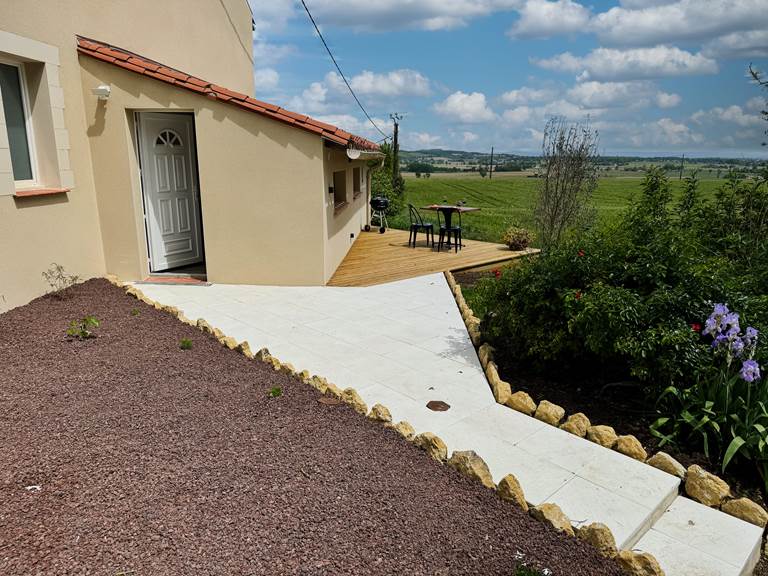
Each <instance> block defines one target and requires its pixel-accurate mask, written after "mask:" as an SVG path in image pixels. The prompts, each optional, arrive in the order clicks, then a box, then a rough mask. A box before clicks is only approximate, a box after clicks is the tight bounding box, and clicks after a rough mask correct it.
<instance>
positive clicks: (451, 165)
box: [400, 148, 765, 173]
mask: <svg viewBox="0 0 768 576" xmlns="http://www.w3.org/2000/svg"><path fill="white" fill-rule="evenodd" d="M539 161H540V157H539V156H525V155H520V154H505V153H494V155H493V165H494V170H495V171H497V172H517V171H527V170H536V168H537V166H538V164H539ZM489 162H490V153H487V152H468V151H464V150H443V149H440V148H430V149H424V150H401V151H400V165H401V167H402V169H403V170H406V171H411V172H474V171H476V170H477V169H478V167H479V166H488V163H489ZM680 163H681V157H679V156H678V157H675V156H656V157H645V156H643V157H640V156H600V157H598V159H597V164H598V165H599V166H600V167H601V168H602V169H603V170H621V171H640V170H644V169H645V168H646V167H648V166H662V167H664V168H665V169H667V170H677V169H679V167H680ZM684 164H685V167H686V168H687V169H689V170H690V169H696V168H701V169H706V170H709V171H718V172H728V171H730V170H736V171H739V172H744V173H753V172H756V171H757V170H758V169H760V167H762V166H765V161H764V160H757V159H753V158H742V159H735V158H685V159H684Z"/></svg>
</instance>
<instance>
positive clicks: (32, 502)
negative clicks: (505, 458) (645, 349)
mask: <svg viewBox="0 0 768 576" xmlns="http://www.w3.org/2000/svg"><path fill="white" fill-rule="evenodd" d="M132 310H137V311H138V312H139V313H138V314H135V313H134V314H132ZM90 314H92V315H94V316H96V317H97V318H98V319H99V320H100V321H101V326H100V327H99V328H97V329H96V332H97V334H98V337H97V338H95V339H91V340H86V341H74V340H68V339H67V338H66V336H65V331H66V329H67V326H68V325H69V322H70V321H71V320H73V319H77V318H82V317H83V316H86V315H90ZM0 334H1V335H2V336H1V337H0V366H2V371H0V438H2V442H0V574H3V575H4V576H10V575H16V574H19V575H22V574H23V575H30V574H46V575H48V574H50V575H54V574H55V575H64V574H67V575H69V574H77V575H85V574H94V575H105V576H115V575H116V574H118V573H120V572H123V573H126V574H132V575H133V576H150V575H151V576H154V575H164V574H173V575H193V574H194V575H195V576H198V575H205V574H226V575H254V574H301V575H342V574H402V575H410V574H414V575H415V574H482V575H493V574H504V575H509V574H511V573H512V572H513V571H514V568H515V566H516V562H517V560H516V559H515V555H516V553H518V552H520V553H522V554H524V555H525V559H526V561H528V562H529V563H530V564H532V565H534V566H536V567H538V568H543V567H547V568H549V569H551V570H552V571H553V573H554V574H555V575H560V574H562V575H566V574H567V575H569V576H577V575H590V576H594V575H609V576H610V575H619V574H620V573H621V572H620V571H619V569H618V567H617V566H616V565H615V564H614V563H612V562H609V561H607V560H604V559H602V558H601V557H599V556H598V555H597V553H596V552H595V551H594V550H592V549H591V548H590V547H588V546H587V545H584V544H582V543H581V542H579V541H578V540H576V539H573V538H566V537H562V536H560V535H558V534H556V533H555V532H554V531H552V530H551V529H549V528H548V527H546V526H544V525H543V524H541V523H539V522H536V521H534V520H532V519H531V518H529V517H528V516H527V515H526V514H524V513H523V512H521V511H520V510H519V509H517V508H516V507H514V506H512V505H510V504H508V503H504V502H501V501H500V500H499V499H498V498H497V497H496V495H495V494H494V492H493V491H491V490H487V489H485V488H483V487H482V486H481V485H480V484H479V483H476V482H472V481H470V480H468V479H467V478H464V477H462V476H461V475H459V474H458V473H457V472H455V471H454V470H452V469H450V468H448V467H446V466H440V465H437V464H436V463H434V462H433V461H431V460H430V459H429V457H427V456H426V454H425V453H423V452H421V451H420V450H418V449H416V448H414V447H413V446H412V445H410V444H409V443H407V442H405V441H404V440H402V439H401V438H400V437H399V436H398V435H397V434H396V433H394V432H392V431H389V430H386V429H384V428H383V427H382V426H380V425H377V424H374V423H372V422H369V421H367V420H366V419H365V418H363V417H361V416H359V415H357V414H356V413H354V412H353V411H352V410H351V409H350V408H349V407H347V406H345V405H341V406H328V405H323V404H320V403H318V402H317V399H318V393H317V392H316V391H315V390H314V389H312V388H311V387H309V386H307V385H304V384H302V383H300V382H298V381H297V380H294V379H292V378H289V377H287V376H285V375H283V374H277V373H275V372H274V371H273V370H272V369H271V368H270V367H268V366H266V365H264V364H262V363H259V362H257V361H249V360H248V359H246V358H245V357H244V356H242V355H241V354H239V353H237V352H233V351H229V350H227V349H225V348H224V347H222V346H221V345H220V344H219V343H217V342H216V341H215V340H214V339H213V338H212V337H210V336H207V335H205V334H203V333H201V332H199V331H198V330H196V329H194V328H192V327H190V326H186V325H184V324H182V323H180V322H178V321H177V320H176V319H175V318H172V317H171V316H170V315H168V314H165V313H163V312H158V311H156V310H154V309H153V308H150V307H148V306H145V305H143V304H141V303H139V302H137V301H136V300H135V299H134V298H132V297H130V296H128V295H126V294H125V293H123V292H122V291H121V290H119V289H117V288H115V287H113V286H111V285H109V284H108V283H107V282H106V281H103V280H92V281H89V282H86V283H85V284H81V285H79V286H76V287H74V288H72V289H69V290H68V291H66V293H65V295H64V297H63V298H56V297H50V296H47V297H44V298H41V299H38V300H36V301H34V302H32V303H31V304H29V305H27V306H23V307H20V308H16V309H15V310H12V311H10V312H7V313H5V314H3V315H0ZM181 338H189V339H191V340H192V343H193V347H192V349H191V350H186V351H185V350H181V349H180V347H179V341H180V339H181ZM287 360H289V359H287ZM275 386H279V387H281V388H282V391H283V394H282V396H280V397H278V398H270V397H269V395H268V392H269V391H270V389H272V388H273V387H275ZM32 486H39V487H40V488H39V490H38V489H33V488H30V487H32Z"/></svg>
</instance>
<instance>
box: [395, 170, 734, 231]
mask: <svg viewBox="0 0 768 576" xmlns="http://www.w3.org/2000/svg"><path fill="white" fill-rule="evenodd" d="M405 178H406V187H405V196H406V202H407V203H411V204H413V205H414V206H416V207H418V208H420V207H422V206H427V205H428V204H435V203H437V204H443V203H448V204H455V203H456V202H458V201H463V202H464V203H465V204H466V205H467V206H476V207H478V208H480V209H481V210H480V212H472V213H469V214H465V215H464V216H463V217H462V233H463V235H464V237H465V238H472V239H475V240H485V241H487V242H499V241H500V240H501V236H502V234H503V233H504V230H505V229H506V228H507V227H508V226H510V225H512V224H517V225H521V226H523V227H525V228H529V229H533V212H532V211H533V203H534V199H535V197H536V190H537V186H538V185H539V182H540V181H539V180H538V179H536V178H526V177H525V176H510V175H506V174H505V175H504V176H501V175H494V178H493V180H488V179H487V178H486V179H483V178H480V176H478V175H471V176H469V175H466V174H462V175H455V174H450V175H445V176H443V175H442V174H433V175H432V177H431V178H429V179H426V178H415V177H412V176H409V175H407V174H406V175H405ZM641 183H642V178H640V177H631V178H630V177H607V178H601V179H600V181H599V184H598V187H597V191H596V193H595V196H594V204H595V207H596V209H597V214H598V217H599V218H610V217H611V216H613V215H615V214H617V213H619V212H621V211H622V210H623V209H624V208H626V207H627V206H628V204H629V201H630V199H631V198H632V197H633V195H636V194H638V193H639V192H640V185H641ZM723 183H724V180H722V179H720V180H715V179H711V180H703V179H702V180H700V182H699V190H700V193H701V195H702V196H703V197H705V198H707V197H711V196H712V195H713V194H714V192H715V190H717V188H718V187H720V186H721V185H722V184H723ZM670 185H671V187H672V191H673V194H674V196H675V198H677V197H678V196H679V194H680V192H681V190H682V185H683V181H680V180H678V179H676V178H675V179H670ZM422 213H423V214H424V215H425V216H426V217H427V218H428V219H431V220H432V221H433V222H437V220H436V218H437V216H436V215H435V213H434V212H426V211H424V212H422ZM389 224H390V226H392V227H393V228H404V229H407V228H408V225H409V219H408V210H407V206H406V208H405V209H404V210H403V212H401V213H400V214H398V215H397V216H393V217H391V218H390V219H389Z"/></svg>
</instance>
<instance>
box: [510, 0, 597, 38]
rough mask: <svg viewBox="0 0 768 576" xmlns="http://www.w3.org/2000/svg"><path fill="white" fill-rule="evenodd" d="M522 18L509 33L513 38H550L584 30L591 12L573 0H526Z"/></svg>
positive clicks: (522, 9)
mask: <svg viewBox="0 0 768 576" xmlns="http://www.w3.org/2000/svg"><path fill="white" fill-rule="evenodd" d="M519 12H520V19H519V20H518V21H517V22H515V24H514V25H513V26H512V28H510V29H509V31H508V32H507V34H508V35H509V36H511V37H513V38H548V37H550V36H555V35H558V34H571V33H574V32H583V31H585V29H586V28H587V26H588V25H589V19H590V16H591V14H590V12H589V9H588V8H585V7H584V6H582V5H581V4H579V3H578V2H574V1H573V0H554V1H549V0H526V2H525V4H524V5H523V6H522V7H521V8H520V10H519Z"/></svg>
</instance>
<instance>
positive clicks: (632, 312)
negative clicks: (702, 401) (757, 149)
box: [474, 169, 768, 393]
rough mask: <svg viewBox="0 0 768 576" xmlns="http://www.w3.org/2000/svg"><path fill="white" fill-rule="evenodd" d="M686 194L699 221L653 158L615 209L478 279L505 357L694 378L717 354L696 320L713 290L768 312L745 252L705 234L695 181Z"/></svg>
mask: <svg viewBox="0 0 768 576" xmlns="http://www.w3.org/2000/svg"><path fill="white" fill-rule="evenodd" d="M691 188H695V182H692V183H691ZM684 201H685V202H686V203H687V204H686V207H685V210H686V212H687V213H688V214H691V215H692V217H691V222H695V221H698V224H696V223H690V222H689V223H688V224H686V225H685V226H684V225H682V224H681V222H680V219H679V216H678V214H679V210H680V208H679V207H675V206H671V205H670V194H669V187H668V182H667V180H666V177H665V176H664V174H663V173H661V172H660V171H658V170H654V169H652V170H650V171H649V172H648V174H647V176H646V179H645V181H644V184H643V194H642V196H641V197H640V198H638V199H637V200H636V201H635V202H634V203H633V204H632V206H631V207H630V209H629V210H628V211H627V212H626V213H625V214H623V215H622V216H621V217H620V218H619V219H617V220H615V221H612V222H608V223H604V224H602V225H601V226H600V227H598V228H595V229H592V230H588V231H586V232H584V233H581V234H578V235H571V236H569V237H566V238H565V239H564V240H562V241H561V242H560V243H559V244H558V245H556V246H553V247H551V249H550V250H549V251H548V252H547V253H545V254H542V255H541V256H537V257H529V258H528V259H526V260H524V261H523V263H522V265H520V266H518V267H516V268H512V269H509V270H508V271H506V272H505V273H504V274H503V275H502V277H501V278H499V279H498V280H494V279H489V280H485V281H483V282H482V283H481V285H479V286H478V287H476V290H475V294H474V297H475V298H476V299H478V300H479V301H480V302H481V305H480V306H479V307H480V308H481V309H485V310H487V314H486V315H485V318H484V319H483V329H484V330H485V331H486V333H487V334H488V336H489V338H490V340H491V341H492V343H493V344H494V346H495V347H496V348H497V349H498V350H499V355H500V356H501V357H502V359H505V360H506V361H507V362H514V363H518V364H520V363H521V364H526V365H528V366H529V367H530V368H532V369H534V370H536V371H539V372H541V371H546V369H547V367H548V366H552V365H554V366H558V367H560V366H570V367H573V368H576V369H583V370H584V372H585V373H586V374H591V375H593V376H594V375H595V374H594V372H595V371H594V366H595V365H597V366H600V367H601V371H602V372H603V375H604V376H608V375H610V376H612V377H618V378H635V379H637V380H639V381H641V382H642V383H644V384H645V385H646V386H647V387H648V388H649V389H650V390H651V391H652V392H656V393H659V392H660V391H661V390H663V389H664V388H666V387H667V386H670V385H673V384H681V383H685V384H690V383H692V382H693V381H694V380H695V379H696V377H697V374H699V373H700V372H701V371H703V370H705V369H706V366H707V365H708V364H709V363H711V360H710V359H709V357H708V355H707V349H706V346H705V345H703V344H702V343H701V342H700V341H699V339H698V338H697V334H696V333H695V332H694V331H693V330H691V325H692V324H695V323H696V322H699V321H700V319H701V318H703V317H705V316H706V315H707V313H708V310H710V309H711V306H712V304H713V303H714V302H726V301H727V302H729V303H730V304H731V305H733V306H736V305H738V306H739V307H740V308H741V309H742V310H745V313H749V314H750V317H755V323H756V324H758V325H762V324H764V323H766V320H765V319H766V318H768V316H767V315H766V304H765V301H764V296H762V295H761V294H760V290H764V288H760V287H758V286H757V285H756V283H755V282H754V281H753V280H752V279H751V278H748V277H745V274H744V272H743V266H741V265H740V263H739V261H738V260H735V259H733V258H729V257H728V256H727V255H726V254H723V253H721V252H718V251H717V250H714V249H713V248H710V247H703V246H702V245H701V238H702V237H703V236H704V230H703V229H702V226H704V225H706V220H701V219H698V217H697V216H696V215H697V214H702V213H705V211H706V208H707V207H706V206H703V205H702V204H701V200H699V199H698V197H697V195H696V194H695V190H692V191H691V194H689V195H688V196H687V197H686V196H684ZM715 243H716V242H715V241H714V240H713V241H712V244H715ZM747 311H748V312H747ZM761 319H762V320H761ZM758 327H759V326H758Z"/></svg>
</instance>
